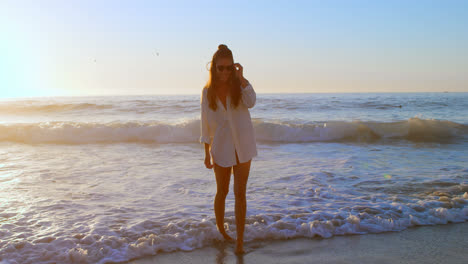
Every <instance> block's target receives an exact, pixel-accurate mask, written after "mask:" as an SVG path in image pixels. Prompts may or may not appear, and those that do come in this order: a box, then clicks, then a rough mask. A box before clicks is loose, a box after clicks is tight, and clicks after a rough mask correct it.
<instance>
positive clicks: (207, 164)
mask: <svg viewBox="0 0 468 264" xmlns="http://www.w3.org/2000/svg"><path fill="white" fill-rule="evenodd" d="M205 167H206V168H207V169H212V168H213V167H214V165H213V164H211V157H210V156H209V155H208V156H205Z"/></svg>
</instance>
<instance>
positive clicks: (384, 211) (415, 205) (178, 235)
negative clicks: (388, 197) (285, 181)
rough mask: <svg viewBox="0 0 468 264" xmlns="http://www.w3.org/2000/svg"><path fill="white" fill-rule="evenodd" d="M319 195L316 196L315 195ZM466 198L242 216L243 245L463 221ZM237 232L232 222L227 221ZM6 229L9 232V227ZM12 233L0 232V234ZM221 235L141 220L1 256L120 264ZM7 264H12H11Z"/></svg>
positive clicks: (21, 246) (6, 244)
mask: <svg viewBox="0 0 468 264" xmlns="http://www.w3.org/2000/svg"><path fill="white" fill-rule="evenodd" d="M318 195H319V194H318ZM466 204H468V193H466V192H465V193H460V192H459V193H458V194H453V195H448V196H446V195H445V194H444V195H440V194H434V195H430V196H428V197H426V199H423V200H414V201H412V202H410V203H404V202H397V201H377V200H376V201H375V203H370V204H369V203H368V204H367V205H355V206H353V207H348V208H343V209H342V210H339V211H335V212H329V211H322V210H316V211H312V212H311V211H303V212H290V213H259V214H252V215H248V216H247V217H246V226H245V234H244V235H245V236H244V241H245V242H246V243H249V242H250V241H254V240H274V239H289V238H301V237H306V238H313V237H318V238H330V237H333V236H340V235H355V234H361V235H363V234H369V233H381V232H387V231H402V230H404V229H407V228H409V227H412V226H423V225H435V224H447V223H458V222H466V221H467V220H468V208H467V207H466ZM225 227H226V231H227V232H228V233H235V232H236V226H235V217H234V216H227V217H226V218H225ZM7 228H8V227H7ZM2 233H3V234H4V235H5V233H10V232H9V231H8V230H0V234H2ZM218 241H222V236H221V235H220V233H219V232H218V230H217V228H216V221H215V219H214V218H213V217H212V218H208V219H207V218H204V219H190V218H189V219H178V220H174V221H171V222H169V223H162V222H158V221H157V220H144V221H142V222H140V223H137V224H135V225H129V226H122V227H121V228H119V229H118V230H112V231H111V230H105V229H92V230H89V231H87V232H76V233H72V234H68V235H63V233H61V232H58V233H56V234H45V235H43V236H42V237H40V238H36V239H21V240H11V241H3V242H2V243H1V244H0V245H1V247H0V255H1V256H2V259H0V260H3V261H6V263H25V264H27V263H36V264H41V263H108V262H123V261H128V260H131V259H136V258H141V257H144V256H150V255H156V254H158V253H159V252H173V251H178V250H184V251H189V250H194V249H197V248H202V247H204V246H212V245H214V244H215V243H217V242H218ZM10 261H11V262H10Z"/></svg>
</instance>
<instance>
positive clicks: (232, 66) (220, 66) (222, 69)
mask: <svg viewBox="0 0 468 264" xmlns="http://www.w3.org/2000/svg"><path fill="white" fill-rule="evenodd" d="M216 67H217V68H218V71H220V72H222V71H224V69H226V70H228V71H232V70H233V69H234V65H233V64H231V65H217V66H216Z"/></svg>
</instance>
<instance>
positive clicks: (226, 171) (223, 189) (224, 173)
mask: <svg viewBox="0 0 468 264" xmlns="http://www.w3.org/2000/svg"><path fill="white" fill-rule="evenodd" d="M214 172H215V176H216V186H217V191H216V196H215V200H214V211H215V216H216V226H217V227H218V230H219V232H220V233H221V235H223V237H224V239H226V240H228V241H234V239H233V238H232V237H230V236H229V235H228V234H227V233H226V230H225V229H224V208H225V203H226V196H227V194H228V192H229V181H230V180H231V168H230V167H229V168H225V167H221V166H219V165H218V164H216V163H215V164H214Z"/></svg>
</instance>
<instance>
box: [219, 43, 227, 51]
mask: <svg viewBox="0 0 468 264" xmlns="http://www.w3.org/2000/svg"><path fill="white" fill-rule="evenodd" d="M218 49H220V50H221V49H228V47H227V46H226V45H224V44H219V46H218Z"/></svg>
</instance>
